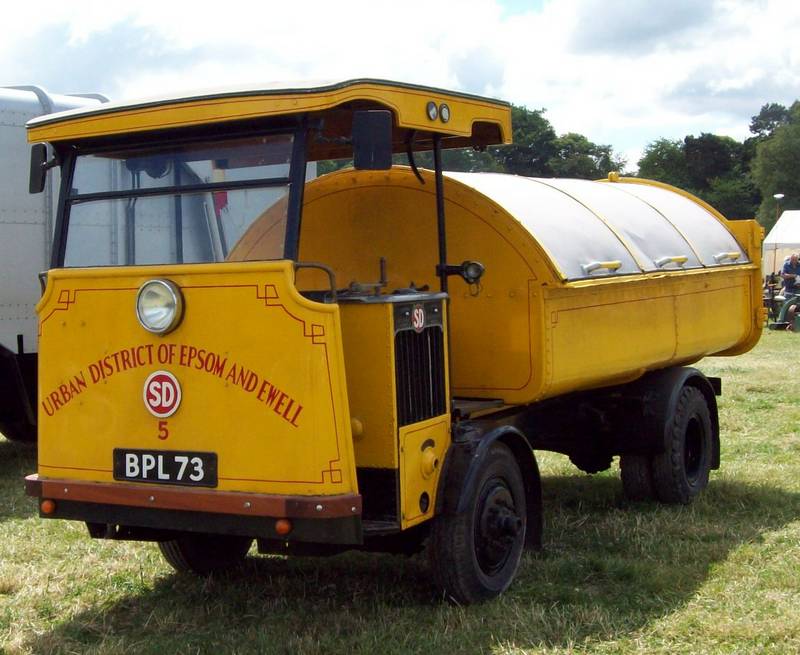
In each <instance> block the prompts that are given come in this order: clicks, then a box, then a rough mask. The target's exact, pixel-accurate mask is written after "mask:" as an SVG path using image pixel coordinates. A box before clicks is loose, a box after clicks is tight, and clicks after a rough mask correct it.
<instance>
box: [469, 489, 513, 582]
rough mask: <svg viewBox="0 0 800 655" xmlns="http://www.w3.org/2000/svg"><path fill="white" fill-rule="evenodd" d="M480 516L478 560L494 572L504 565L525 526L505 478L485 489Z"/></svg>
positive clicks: (477, 536)
mask: <svg viewBox="0 0 800 655" xmlns="http://www.w3.org/2000/svg"><path fill="white" fill-rule="evenodd" d="M477 518H478V521H477V523H476V526H475V528H476V534H475V546H476V548H475V550H476V555H477V558H478V563H479V564H480V567H481V569H483V571H484V572H485V573H487V574H492V573H495V572H497V571H499V570H500V569H502V568H503V566H505V563H506V561H507V560H508V558H509V555H510V554H511V552H512V551H513V549H514V543H515V541H516V540H517V538H518V537H519V536H520V534H521V533H522V530H523V526H524V524H523V521H522V519H521V518H520V517H519V516H518V515H517V513H516V508H515V505H514V497H513V496H512V494H511V491H510V490H509V489H508V487H507V486H506V484H505V482H504V481H502V480H495V481H493V483H491V484H490V485H488V487H487V488H485V493H484V494H483V497H482V498H481V502H480V504H479V506H478V517H477Z"/></svg>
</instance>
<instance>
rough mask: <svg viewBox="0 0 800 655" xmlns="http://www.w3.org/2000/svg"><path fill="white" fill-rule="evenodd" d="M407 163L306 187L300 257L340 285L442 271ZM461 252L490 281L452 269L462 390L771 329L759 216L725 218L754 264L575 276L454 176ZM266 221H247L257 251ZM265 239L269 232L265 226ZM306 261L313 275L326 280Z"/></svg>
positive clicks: (547, 388) (644, 367)
mask: <svg viewBox="0 0 800 655" xmlns="http://www.w3.org/2000/svg"><path fill="white" fill-rule="evenodd" d="M423 175H424V176H425V180H426V184H424V185H423V184H420V182H419V181H418V180H417V179H416V178H415V176H414V175H413V174H412V173H411V172H410V171H409V170H408V169H403V168H394V169H392V170H391V171H380V172H366V171H358V172H357V171H352V170H347V171H341V172H338V173H335V174H332V175H327V176H323V177H321V178H319V179H317V180H315V181H313V182H311V183H310V184H309V185H308V187H307V189H306V193H305V199H304V216H303V232H302V235H301V244H300V258H301V259H302V260H308V261H320V262H324V263H326V264H328V265H330V266H331V267H332V268H333V269H334V271H335V272H336V276H337V280H338V281H339V285H340V286H344V285H346V284H347V283H349V282H350V281H352V280H358V281H367V280H369V281H373V280H375V279H377V277H378V270H379V268H378V259H379V257H385V258H386V261H387V277H388V288H389V289H393V288H398V287H407V286H408V285H409V284H410V283H411V282H414V283H415V284H416V285H417V286H421V285H425V284H427V285H430V286H431V287H432V288H437V285H438V279H437V278H436V275H435V269H434V267H433V265H432V262H435V261H436V260H437V253H436V220H435V216H436V213H435V197H434V184H433V179H432V175H431V174H430V173H429V172H425V171H423ZM445 206H446V214H447V240H448V260H449V261H450V262H461V261H464V260H467V259H476V260H478V261H480V262H482V263H483V264H484V265H485V266H486V273H485V275H484V277H483V279H482V280H481V284H480V288H479V289H476V288H469V287H468V286H467V285H466V284H465V283H464V282H463V281H461V280H460V279H458V278H456V277H454V278H451V281H450V295H451V302H450V325H451V329H450V360H451V369H450V370H451V375H452V378H451V380H452V393H453V395H456V396H467V397H478V398H481V397H483V398H501V399H502V400H503V401H504V402H505V403H507V404H522V403H529V402H534V401H537V400H541V399H544V398H548V397H552V396H556V395H559V394H562V393H566V392H569V391H576V390H580V389H588V388H593V387H600V386H604V385H609V384H615V383H619V382H624V381H627V380H633V379H635V378H637V377H639V376H640V375H642V374H643V373H644V372H646V371H648V370H654V369H658V368H664V367H666V366H671V365H677V364H686V363H690V362H694V361H697V360H699V359H701V358H702V357H704V356H706V355H711V354H735V353H738V352H743V351H745V350H748V349H749V348H751V347H752V346H753V345H754V344H755V342H756V341H757V340H758V337H759V336H760V332H761V309H760V307H761V302H760V294H759V293H758V288H759V287H758V284H759V280H760V274H759V271H760V268H759V261H760V248H759V246H758V245H757V242H758V235H757V234H756V231H757V229H758V228H757V226H756V225H755V223H754V221H726V220H725V219H724V218H723V217H722V216H720V215H719V214H718V213H717V212H714V216H715V217H716V219H717V220H719V221H720V222H722V223H723V224H724V225H725V226H726V227H729V228H730V230H731V232H732V233H734V235H735V236H736V237H737V238H738V240H739V243H740V244H741V245H742V246H743V247H744V248H745V249H746V251H747V254H748V256H749V258H750V259H751V263H750V264H746V265H737V266H720V267H715V268H713V269H690V270H686V271H684V270H659V271H654V272H650V273H642V274H638V275H625V276H618V277H613V278H612V277H604V278H598V279H587V280H580V281H574V282H567V281H564V280H563V279H562V275H561V273H560V272H559V271H558V270H557V269H556V267H555V265H554V264H553V263H552V261H551V260H550V259H549V258H548V256H547V254H546V253H545V252H544V250H543V249H542V247H541V246H540V244H539V243H538V242H537V241H536V239H535V238H534V237H533V235H531V233H530V232H528V231H527V230H526V229H525V228H524V227H523V226H522V225H521V224H520V223H519V222H518V221H517V220H516V219H515V218H514V217H513V216H511V215H510V214H509V213H508V212H507V211H506V210H505V209H503V208H502V207H500V206H499V205H497V204H495V203H494V202H493V201H492V200H491V199H490V198H488V197H487V196H485V195H483V194H481V193H478V192H476V191H475V190H474V189H473V188H471V187H468V186H466V185H463V184H461V183H459V182H457V181H455V180H453V179H446V180H445ZM266 225H267V222H266V221H265V223H264V225H262V226H260V225H259V223H256V224H254V225H253V227H252V228H251V230H250V232H249V233H248V234H247V235H245V238H244V239H243V242H245V241H246V242H247V243H248V246H249V256H252V257H257V256H258V251H259V247H258V243H259V231H260V230H263V229H264V227H265V226H266ZM264 239H265V247H267V245H266V244H267V241H268V234H267V233H266V232H265V233H264ZM325 284H326V282H325V278H324V277H323V276H320V275H319V274H318V273H316V272H306V271H303V272H302V273H301V275H300V276H298V285H299V286H300V287H301V288H324V287H325Z"/></svg>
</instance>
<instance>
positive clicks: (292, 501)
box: [25, 474, 361, 519]
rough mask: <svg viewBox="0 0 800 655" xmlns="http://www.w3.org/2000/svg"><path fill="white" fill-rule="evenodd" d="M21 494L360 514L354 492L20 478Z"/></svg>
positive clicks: (324, 515) (222, 510)
mask: <svg viewBox="0 0 800 655" xmlns="http://www.w3.org/2000/svg"><path fill="white" fill-rule="evenodd" d="M25 492H26V493H27V494H28V495H29V496H36V497H39V498H50V499H52V500H55V501H58V500H73V501H78V502H86V503H101V504H107V505H127V506H131V507H153V508H156V509H173V510H187V511H193V512H211V513H215V514H235V515H237V516H268V517H273V518H306V519H330V518H342V517H345V516H361V496H360V495H358V494H340V495H336V496H288V495H287V496H284V495H273V494H253V493H245V492H238V491H212V490H208V489H188V488H187V489H181V488H176V487H173V486H166V485H155V484H152V485H148V484H133V483H122V482H120V483H106V482H76V481H75V480H59V479H52V478H44V479H43V478H40V477H39V476H38V475H37V474H33V475H29V476H27V477H26V478H25Z"/></svg>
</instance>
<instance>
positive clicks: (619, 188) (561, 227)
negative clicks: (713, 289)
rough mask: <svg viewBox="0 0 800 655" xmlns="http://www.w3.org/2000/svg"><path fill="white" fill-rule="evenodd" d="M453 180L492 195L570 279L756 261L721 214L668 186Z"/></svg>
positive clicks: (458, 176)
mask: <svg viewBox="0 0 800 655" xmlns="http://www.w3.org/2000/svg"><path fill="white" fill-rule="evenodd" d="M446 176H447V177H449V178H452V179H454V180H457V181H458V182H460V183H461V184H464V185H466V186H468V187H470V188H473V189H475V190H476V191H478V192H479V193H481V194H483V195H484V196H487V197H488V198H490V199H491V200H492V201H493V202H495V203H496V204H498V205H499V206H501V207H502V208H503V209H505V210H506V211H507V212H508V213H509V214H511V215H512V216H513V217H514V218H515V219H516V220H518V221H519V222H520V224H521V225H522V226H523V227H524V228H525V229H526V230H527V231H528V232H529V233H530V234H531V236H533V238H534V239H536V241H538V242H539V244H540V245H541V247H542V248H543V249H544V250H545V251H546V253H547V254H548V256H549V257H550V259H551V260H552V262H553V264H554V266H555V267H556V269H557V270H558V271H559V272H560V274H561V277H562V279H565V280H580V279H587V278H594V277H602V276H616V275H625V274H637V273H643V272H644V273H648V272H656V271H669V270H684V269H692V268H708V267H718V266H726V265H731V264H746V263H749V261H750V260H749V259H748V257H747V254H746V253H745V251H744V249H743V248H742V247H741V246H740V245H739V243H738V242H737V241H736V239H735V238H734V236H733V235H732V234H731V232H730V231H729V230H728V228H727V227H726V226H725V221H724V219H723V218H722V216H721V215H719V214H717V213H716V212H715V211H714V210H713V209H711V208H710V207H708V206H707V205H705V203H703V202H702V201H700V200H699V199H697V198H694V197H693V196H690V195H688V194H685V193H684V192H682V191H680V190H678V189H675V188H672V187H668V186H667V185H663V184H660V183H654V182H650V181H647V180H639V179H631V178H619V180H618V181H619V183H612V182H606V181H602V182H592V181H589V180H575V179H545V178H529V177H519V176H515V175H504V174H498V173H446Z"/></svg>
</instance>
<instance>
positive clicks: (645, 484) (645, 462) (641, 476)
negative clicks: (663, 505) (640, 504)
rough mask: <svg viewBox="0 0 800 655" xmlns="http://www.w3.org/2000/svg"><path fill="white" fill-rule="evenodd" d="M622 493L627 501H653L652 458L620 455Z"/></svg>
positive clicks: (654, 494)
mask: <svg viewBox="0 0 800 655" xmlns="http://www.w3.org/2000/svg"><path fill="white" fill-rule="evenodd" d="M619 472H620V477H621V478H622V491H623V493H624V494H625V497H626V498H627V499H628V500H635V501H642V500H653V499H654V498H655V497H656V492H655V489H654V487H653V458H652V457H647V456H644V455H622V456H621V457H620V458H619Z"/></svg>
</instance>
